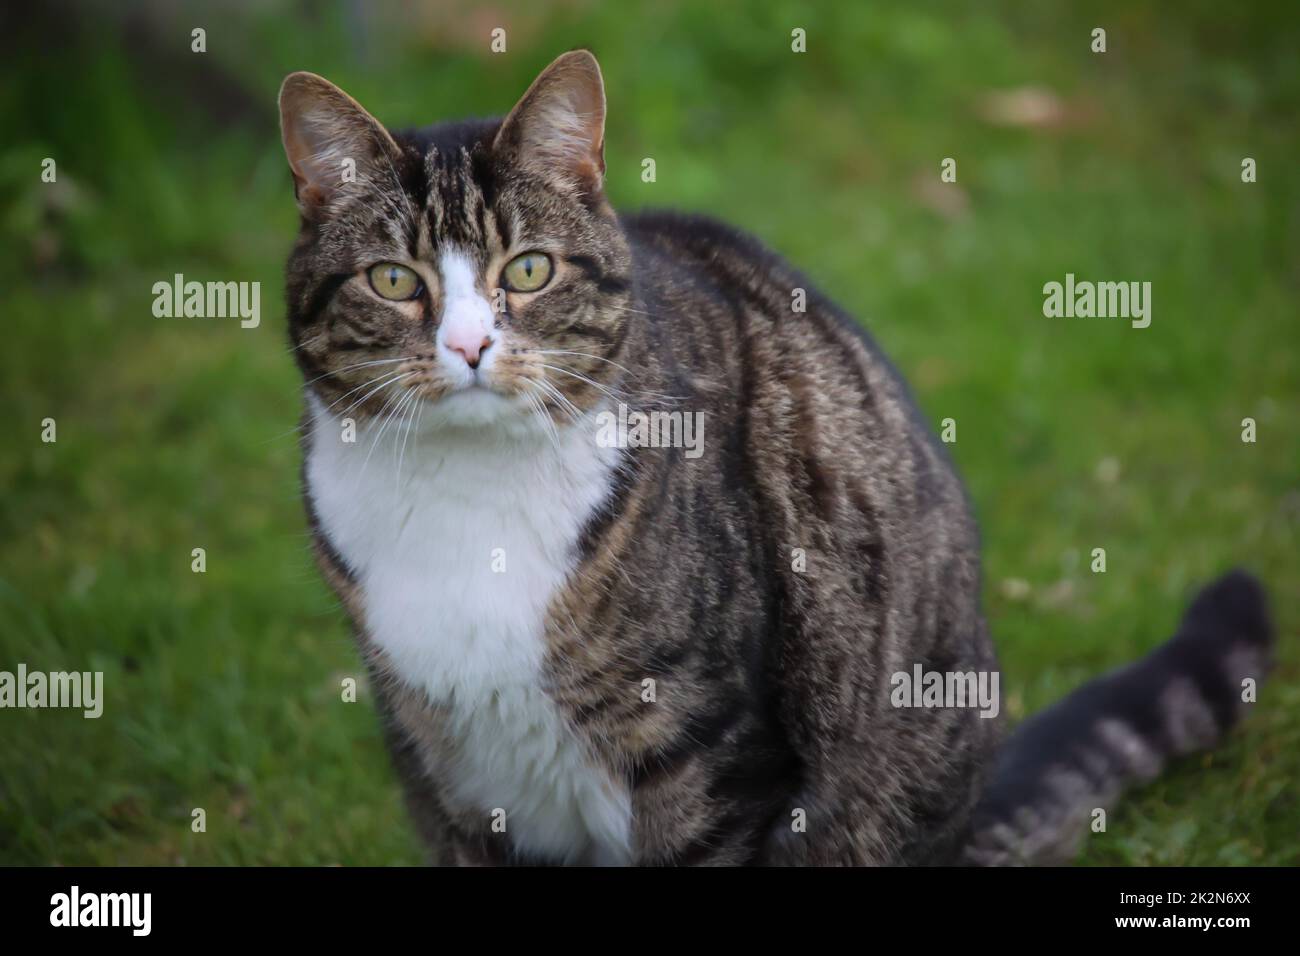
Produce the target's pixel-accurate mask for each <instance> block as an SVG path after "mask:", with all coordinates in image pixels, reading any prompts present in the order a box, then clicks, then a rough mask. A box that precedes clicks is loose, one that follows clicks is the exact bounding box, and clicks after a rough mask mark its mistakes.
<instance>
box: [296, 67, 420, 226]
mask: <svg viewBox="0 0 1300 956" xmlns="http://www.w3.org/2000/svg"><path fill="white" fill-rule="evenodd" d="M280 135H281V138H282V139H283V140H284V154H285V156H286V157H288V159H289V168H290V169H291V170H292V171H293V182H294V194H295V195H296V196H297V197H298V205H299V207H300V208H301V209H302V211H303V214H304V215H309V216H310V215H313V214H315V213H317V212H319V211H320V210H321V209H322V208H324V207H326V206H328V204H329V202H330V200H332V199H333V198H334V197H335V196H337V195H338V194H339V192H340V191H341V190H343V189H346V188H347V187H348V186H349V185H352V184H356V183H361V184H365V183H368V182H372V181H373V180H374V178H375V176H376V174H377V173H379V172H381V171H387V170H391V164H392V162H393V161H394V160H395V159H396V158H397V156H398V155H399V153H400V150H399V149H398V147H397V144H396V143H395V142H393V138H392V137H391V136H389V135H388V130H386V129H384V127H383V126H382V125H380V123H379V121H378V120H376V119H375V118H374V117H373V116H371V115H370V114H369V113H367V112H366V111H365V109H364V108H362V106H361V104H360V103H358V102H357V101H356V100H354V99H353V98H352V97H350V96H348V95H347V94H346V93H344V92H343V91H342V90H340V89H339V88H338V87H337V86H335V85H334V84H333V83H331V82H330V81H329V80H326V79H324V78H322V77H319V76H317V75H316V74H315V73H291V74H289V76H287V77H286V78H285V81H284V84H283V85H282V86H281V87H280Z"/></svg>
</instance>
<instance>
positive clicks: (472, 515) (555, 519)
mask: <svg viewBox="0 0 1300 956" xmlns="http://www.w3.org/2000/svg"><path fill="white" fill-rule="evenodd" d="M311 411H312V417H313V424H312V426H311V427H312V436H311V452H310V455H309V458H308V461H307V482H308V489H309V494H310V495H311V499H312V503H313V506H314V508H315V511H316V514H317V516H318V518H319V520H320V522H321V525H322V527H323V529H324V531H325V533H326V534H327V535H328V536H329V540H330V542H331V543H332V544H333V546H334V547H335V548H336V549H337V550H338V552H339V554H340V555H341V556H342V557H343V559H344V560H345V561H346V562H347V564H348V566H349V567H350V568H351V569H352V571H353V572H354V573H355V574H356V576H357V579H358V584H359V585H360V590H361V594H362V606H363V608H364V614H365V625H366V630H367V633H368V634H369V636H370V637H371V639H372V640H374V641H375V642H376V643H377V644H378V646H379V647H380V648H382V649H383V651H384V652H385V653H386V654H387V656H388V658H389V659H390V660H391V661H392V662H393V664H394V666H395V667H396V669H397V671H398V672H399V674H400V675H401V676H402V677H403V679H404V680H405V681H406V682H407V683H408V684H410V685H411V686H412V687H415V688H422V689H423V690H424V691H425V692H426V693H428V695H429V697H430V699H431V700H433V701H435V702H437V703H439V704H442V705H444V706H445V707H446V708H447V710H448V712H449V713H450V714H451V720H452V722H453V728H452V730H453V734H454V735H455V737H456V739H457V743H458V755H457V757H456V758H455V760H453V761H452V762H451V764H450V765H449V766H448V767H447V768H446V772H447V774H448V779H447V781H446V783H447V784H448V786H449V787H450V789H451V792H452V793H453V794H454V795H455V797H456V798H457V799H458V800H461V801H463V802H464V803H465V804H466V805H468V806H471V807H475V808H477V809H479V810H480V811H482V812H483V813H484V814H485V815H486V814H491V813H493V812H494V811H497V810H503V811H504V812H505V824H506V833H507V834H508V836H509V838H510V840H511V841H512V843H513V844H514V845H515V846H516V847H518V848H519V849H521V850H523V851H525V852H528V853H535V854H542V855H545V856H548V857H552V858H561V859H563V860H565V861H567V862H579V861H598V862H604V863H619V862H625V861H626V860H627V858H628V854H629V840H630V826H631V806H630V801H629V797H628V795H627V793H626V791H625V790H624V789H623V788H622V787H620V786H616V785H615V784H614V783H613V782H612V781H611V780H610V779H609V777H608V775H607V774H605V773H604V772H603V771H601V770H599V769H597V768H594V767H593V766H592V765H591V763H590V762H589V761H588V760H587V759H586V756H585V754H584V753H583V750H582V747H581V745H580V744H579V742H578V741H577V739H576V738H575V737H574V736H573V734H572V732H571V731H570V730H569V729H568V727H567V726H566V725H565V724H564V722H563V719H562V718H561V716H560V715H559V713H558V712H557V711H556V709H555V707H554V705H553V703H552V702H551V701H550V700H549V698H548V697H547V696H546V694H545V692H544V691H543V689H542V682H541V667H542V658H543V650H544V648H543V634H542V630H543V622H544V619H545V616H546V611H547V607H548V605H549V603H550V601H551V598H552V596H553V595H554V594H555V592H556V590H557V589H558V588H560V587H561V586H562V585H563V583H564V581H565V580H566V578H567V577H568V575H569V574H570V573H571V572H572V564H573V555H572V546H573V544H574V542H575V541H576V539H577V537H578V535H579V533H580V531H581V529H582V527H583V525H584V524H585V522H586V520H587V519H588V517H589V516H590V515H591V513H592V512H593V510H594V509H595V508H596V507H597V506H598V505H599V504H600V503H601V501H602V500H603V499H604V497H605V496H606V495H607V494H608V491H609V485H610V469H611V464H610V459H609V452H608V450H607V449H603V448H600V447H598V446H597V443H596V442H595V440H594V438H593V435H592V433H584V432H585V431H586V430H585V429H583V428H581V427H579V426H574V427H573V428H570V429H563V430H561V431H560V433H559V436H558V437H559V447H558V448H557V447H556V446H555V445H554V444H553V443H552V442H551V441H550V440H548V439H547V438H546V436H544V435H541V434H539V435H535V436H528V437H514V438H507V437H504V436H501V435H499V434H496V435H494V434H492V433H491V430H479V431H470V430H466V431H458V430H446V429H439V430H438V431H437V432H436V433H430V434H426V435H425V436H423V437H416V436H412V438H411V439H410V441H409V442H408V443H407V447H406V448H405V449H404V451H402V452H401V454H400V459H401V469H400V473H399V471H398V467H397V462H398V458H399V450H398V448H397V447H396V439H395V438H394V437H392V436H389V435H387V434H385V435H384V436H382V437H381V438H380V439H379V441H378V442H377V443H375V442H374V438H373V435H372V434H369V433H367V431H366V430H364V429H362V428H358V430H357V434H356V441H355V442H353V443H349V442H344V441H342V440H341V434H342V428H341V426H340V425H339V423H338V422H337V420H335V419H334V418H333V417H332V416H330V415H329V414H328V413H325V412H323V411H322V409H321V408H320V406H319V404H318V403H315V400H314V399H313V404H312V408H311ZM390 430H392V429H390ZM372 445H373V450H372ZM367 459H368V461H367Z"/></svg>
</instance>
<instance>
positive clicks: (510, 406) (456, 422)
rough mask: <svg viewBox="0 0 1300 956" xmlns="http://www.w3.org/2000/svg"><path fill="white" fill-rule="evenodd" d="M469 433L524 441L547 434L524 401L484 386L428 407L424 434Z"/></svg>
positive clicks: (424, 417)
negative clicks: (501, 436) (493, 434)
mask: <svg viewBox="0 0 1300 956" xmlns="http://www.w3.org/2000/svg"><path fill="white" fill-rule="evenodd" d="M470 429H472V430H474V431H479V432H483V431H491V432H494V433H497V434H501V435H505V436H517V437H524V436H528V435H536V434H539V433H542V432H544V431H545V425H544V424H543V422H542V421H541V420H540V419H539V418H538V416H537V415H536V414H535V413H533V412H532V410H531V409H530V407H529V405H528V403H527V402H525V401H524V400H523V399H521V398H519V397H517V396H513V395H504V394H502V393H500V392H497V391H493V390H492V389H489V388H484V387H481V386H475V387H471V388H462V389H458V390H456V391H454V392H451V393H450V394H447V395H444V396H443V397H441V398H439V399H437V400H436V401H428V402H426V403H425V408H424V415H423V419H422V423H421V427H420V431H421V432H423V433H425V434H429V433H431V432H436V431H446V430H470Z"/></svg>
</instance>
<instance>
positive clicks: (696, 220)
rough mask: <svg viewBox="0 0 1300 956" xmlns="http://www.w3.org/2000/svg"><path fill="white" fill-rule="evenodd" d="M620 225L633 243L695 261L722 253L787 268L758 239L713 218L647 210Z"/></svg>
mask: <svg viewBox="0 0 1300 956" xmlns="http://www.w3.org/2000/svg"><path fill="white" fill-rule="evenodd" d="M619 222H620V224H621V225H622V227H623V231H624V233H625V234H626V235H627V237H628V239H629V240H631V241H632V242H633V243H642V244H652V245H654V246H656V247H658V248H660V249H662V250H665V251H669V250H672V251H677V252H679V253H680V254H682V255H686V256H691V257H694V258H701V257H703V258H712V257H714V256H716V255H717V253H719V252H728V253H739V254H741V255H743V256H745V257H746V258H748V259H751V260H753V259H760V260H762V261H764V262H766V263H770V264H778V263H779V264H780V265H782V266H786V265H787V264H786V262H785V260H783V259H782V258H781V257H780V256H779V255H777V254H776V253H775V252H773V251H772V250H771V249H769V248H767V246H765V245H763V243H762V242H761V241H759V239H758V238H756V237H755V236H753V235H751V234H750V233H748V232H745V231H744V230H743V229H738V228H737V227H735V226H732V225H730V224H728V223H725V222H723V221H721V220H719V219H714V218H713V217H712V216H706V215H702V214H700V213H691V212H678V211H676V210H672V209H645V210H640V211H638V212H634V213H623V214H621V215H620V216H619Z"/></svg>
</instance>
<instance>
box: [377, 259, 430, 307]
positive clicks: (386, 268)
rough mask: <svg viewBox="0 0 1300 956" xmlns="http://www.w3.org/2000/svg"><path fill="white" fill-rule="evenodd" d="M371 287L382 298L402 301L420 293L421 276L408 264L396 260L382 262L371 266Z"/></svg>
mask: <svg viewBox="0 0 1300 956" xmlns="http://www.w3.org/2000/svg"><path fill="white" fill-rule="evenodd" d="M367 275H368V276H370V288H372V289H374V290H375V292H377V293H378V294H379V295H380V296H381V297H382V298H385V299H392V300H393V301H394V302H401V301H403V300H406V299H414V298H415V297H416V296H417V295H419V294H420V290H421V283H420V277H419V276H418V275H416V274H415V273H414V272H413V271H412V270H410V269H408V268H406V266H399V265H398V264H397V263H396V262H381V263H379V264H378V265H373V266H371V267H370V271H369V272H368V273H367Z"/></svg>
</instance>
